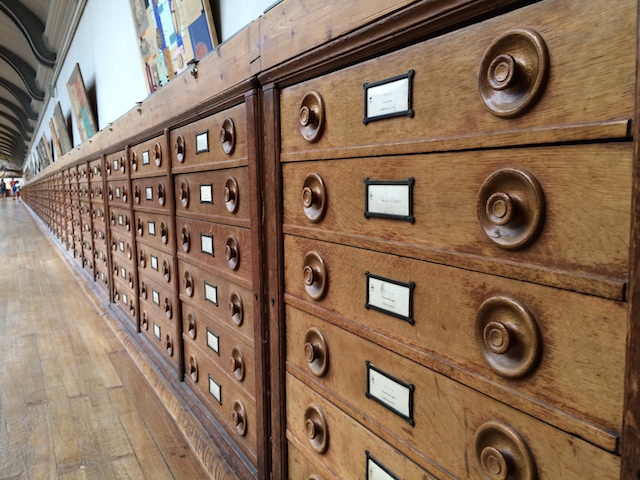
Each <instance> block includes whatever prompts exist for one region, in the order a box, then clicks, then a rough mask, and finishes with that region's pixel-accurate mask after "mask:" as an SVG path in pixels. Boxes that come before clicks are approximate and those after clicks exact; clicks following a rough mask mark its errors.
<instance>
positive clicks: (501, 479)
mask: <svg viewBox="0 0 640 480" xmlns="http://www.w3.org/2000/svg"><path fill="white" fill-rule="evenodd" d="M474 445H475V457H476V463H477V467H478V472H479V473H480V476H481V478H482V479H483V480H511V479H513V480H536V479H537V471H536V465H535V461H534V459H533V455H532V453H531V450H529V447H528V445H527V444H526V442H525V441H524V439H523V438H522V437H521V436H520V434H518V432H516V431H515V430H514V429H513V428H512V427H510V426H509V425H506V424H504V423H502V422H498V421H494V420H493V421H489V422H486V423H484V424H483V425H481V426H480V428H478V430H477V432H476V435H475V439H474Z"/></svg>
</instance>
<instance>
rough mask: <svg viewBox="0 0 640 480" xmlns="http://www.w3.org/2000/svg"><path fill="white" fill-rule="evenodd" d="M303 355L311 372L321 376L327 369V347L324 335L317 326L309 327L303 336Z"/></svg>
mask: <svg viewBox="0 0 640 480" xmlns="http://www.w3.org/2000/svg"><path fill="white" fill-rule="evenodd" d="M304 357H305V359H306V361H307V364H308V366H309V369H310V370H311V373H313V374H314V375H316V376H317V377H323V376H324V375H325V374H326V373H327V370H328V369H329V348H328V346H327V341H326V340H325V338H324V335H323V334H322V332H320V330H318V329H317V328H310V329H309V330H307V333H306V335H305V337H304Z"/></svg>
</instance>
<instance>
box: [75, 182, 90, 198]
mask: <svg viewBox="0 0 640 480" xmlns="http://www.w3.org/2000/svg"><path fill="white" fill-rule="evenodd" d="M78 193H79V195H80V200H84V201H87V202H88V201H89V200H90V199H91V189H90V188H89V183H88V182H86V181H85V182H80V183H79V184H78Z"/></svg>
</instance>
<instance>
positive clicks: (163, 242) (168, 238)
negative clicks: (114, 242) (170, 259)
mask: <svg viewBox="0 0 640 480" xmlns="http://www.w3.org/2000/svg"><path fill="white" fill-rule="evenodd" d="M134 217H135V229H136V241H138V242H140V243H144V244H145V245H149V246H150V247H153V248H156V249H158V250H162V251H163V252H167V253H171V252H172V251H173V248H172V244H173V231H172V229H171V222H170V221H169V216H168V215H161V214H157V213H146V212H138V211H136V212H134Z"/></svg>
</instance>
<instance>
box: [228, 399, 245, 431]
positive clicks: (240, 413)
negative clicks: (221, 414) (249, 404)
mask: <svg viewBox="0 0 640 480" xmlns="http://www.w3.org/2000/svg"><path fill="white" fill-rule="evenodd" d="M231 421H232V422H233V425H234V426H235V427H236V431H237V432H238V434H240V435H241V436H243V437H244V436H245V435H246V433H247V413H246V412H245V409H244V405H243V404H242V402H239V401H238V400H236V401H235V402H233V410H232V411H231Z"/></svg>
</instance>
